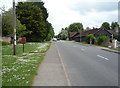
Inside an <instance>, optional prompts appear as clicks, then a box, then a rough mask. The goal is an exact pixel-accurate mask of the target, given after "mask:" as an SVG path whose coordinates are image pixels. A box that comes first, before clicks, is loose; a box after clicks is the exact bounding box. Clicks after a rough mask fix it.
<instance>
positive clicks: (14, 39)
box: [13, 0, 16, 55]
mask: <svg viewBox="0 0 120 88" xmlns="http://www.w3.org/2000/svg"><path fill="white" fill-rule="evenodd" d="M13 29H14V33H13V34H14V38H13V41H14V42H13V55H16V12H15V0H13Z"/></svg>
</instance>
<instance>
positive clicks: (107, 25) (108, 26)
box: [101, 22, 110, 30]
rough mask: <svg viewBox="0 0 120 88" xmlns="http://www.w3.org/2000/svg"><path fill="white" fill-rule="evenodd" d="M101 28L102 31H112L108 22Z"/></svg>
mask: <svg viewBox="0 0 120 88" xmlns="http://www.w3.org/2000/svg"><path fill="white" fill-rule="evenodd" d="M101 28H102V29H106V30H110V24H109V23H108V22H104V23H103V24H102V25H101Z"/></svg>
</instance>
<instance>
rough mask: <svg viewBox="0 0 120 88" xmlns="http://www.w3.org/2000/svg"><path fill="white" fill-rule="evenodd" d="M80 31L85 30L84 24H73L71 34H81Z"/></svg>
mask: <svg viewBox="0 0 120 88" xmlns="http://www.w3.org/2000/svg"><path fill="white" fill-rule="evenodd" d="M80 30H84V28H83V25H82V23H72V24H70V25H69V29H68V31H69V32H79V31H80Z"/></svg>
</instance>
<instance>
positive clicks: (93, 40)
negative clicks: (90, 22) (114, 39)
mask: <svg viewBox="0 0 120 88" xmlns="http://www.w3.org/2000/svg"><path fill="white" fill-rule="evenodd" d="M90 39H92V43H93V44H94V43H95V42H96V38H95V36H94V35H93V34H89V35H88V36H87V37H86V41H87V43H90Z"/></svg>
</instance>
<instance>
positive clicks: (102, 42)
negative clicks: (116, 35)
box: [97, 35, 109, 46]
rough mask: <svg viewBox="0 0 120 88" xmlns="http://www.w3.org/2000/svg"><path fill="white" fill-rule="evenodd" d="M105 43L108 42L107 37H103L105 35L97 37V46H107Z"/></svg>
mask: <svg viewBox="0 0 120 88" xmlns="http://www.w3.org/2000/svg"><path fill="white" fill-rule="evenodd" d="M107 42H109V37H108V36H105V35H101V36H99V37H97V43H98V45H104V46H105V44H107Z"/></svg>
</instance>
